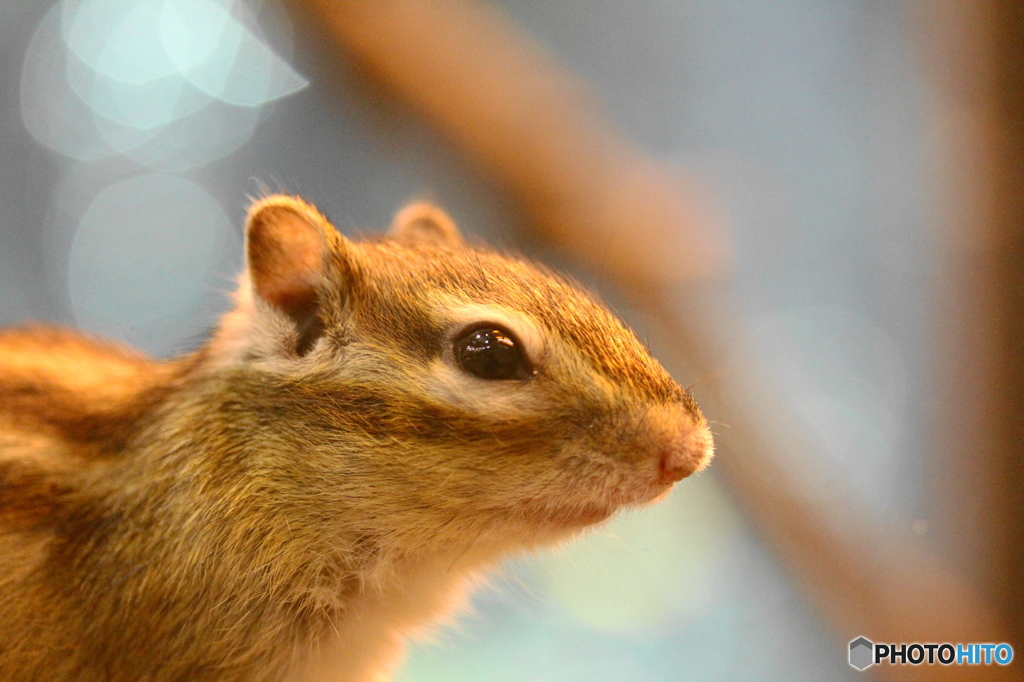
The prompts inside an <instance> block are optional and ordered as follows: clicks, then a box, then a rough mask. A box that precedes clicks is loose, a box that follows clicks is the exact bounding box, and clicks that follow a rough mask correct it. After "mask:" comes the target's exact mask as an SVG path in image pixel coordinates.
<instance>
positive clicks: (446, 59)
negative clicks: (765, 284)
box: [291, 0, 1016, 680]
mask: <svg viewBox="0 0 1024 682" xmlns="http://www.w3.org/2000/svg"><path fill="white" fill-rule="evenodd" d="M291 4H292V5H293V6H294V7H295V9H296V10H299V13H300V14H302V15H304V16H305V17H306V18H307V19H309V20H310V21H311V23H312V25H313V26H314V27H316V30H318V31H321V32H323V33H324V34H325V35H326V36H327V37H328V39H329V41H330V42H331V43H332V44H334V45H335V46H336V47H337V49H338V50H339V51H340V52H341V55H343V56H344V57H346V58H348V59H351V60H354V61H356V62H357V63H358V64H359V65H360V66H361V67H362V68H363V69H364V70H365V73H366V74H368V76H369V77H370V78H372V79H373V80H374V81H375V83H377V84H383V85H384V86H386V87H387V88H389V89H391V90H392V91H393V92H394V93H395V94H396V95H397V96H398V97H399V98H400V100H401V101H403V102H404V103H405V104H407V105H408V106H409V107H411V108H412V109H413V110H415V111H416V112H418V114H419V115H421V116H422V117H423V118H425V119H426V120H428V121H429V122H430V123H431V124H433V125H434V126H435V127H436V128H437V129H438V130H439V131H441V132H442V134H444V135H445V136H446V137H447V138H448V139H449V140H450V141H451V142H452V143H453V144H454V145H455V146H456V147H457V148H459V149H460V150H461V151H462V153H463V154H464V155H465V156H466V157H467V158H468V159H469V160H470V161H471V162H472V163H473V164H475V165H476V166H477V167H478V168H480V169H481V170H482V171H483V172H484V173H486V174H488V175H489V176H490V177H491V178H492V179H493V180H494V181H495V182H497V183H498V184H499V185H500V186H502V187H503V188H504V189H505V190H506V191H507V192H508V193H509V194H510V195H511V196H512V197H513V198H514V199H515V200H516V201H517V202H518V204H519V205H520V206H521V207H522V209H523V210H524V213H525V214H526V216H527V217H528V221H529V224H528V227H529V228H530V229H532V230H534V231H535V232H536V233H537V234H540V235H543V236H544V237H546V238H547V239H548V240H549V241H550V242H552V243H553V244H555V245H557V246H558V247H560V248H561V249H562V250H564V251H565V252H566V253H567V254H568V255H569V256H570V257H572V258H574V259H576V260H577V261H578V262H580V263H582V264H583V265H585V266H586V267H589V268H591V269H594V270H599V271H601V272H602V274H604V275H607V276H609V277H611V278H613V279H614V281H615V282H616V283H617V284H618V285H619V286H620V288H621V289H622V290H623V291H624V292H625V293H626V294H627V295H628V296H629V297H630V299H631V301H632V302H633V303H634V304H635V305H636V306H637V307H638V308H639V309H642V310H644V311H646V312H647V313H650V314H653V315H654V316H655V317H656V319H657V322H658V325H659V326H660V327H661V332H662V339H663V341H664V343H663V344H662V345H663V347H665V348H667V349H671V350H672V353H673V357H668V358H666V359H667V360H668V363H667V364H669V365H670V366H674V367H675V368H679V367H681V366H686V367H689V368H690V370H691V371H695V372H697V373H698V374H699V375H703V374H706V373H708V372H709V371H711V370H720V369H722V368H724V367H725V366H726V358H725V356H724V349H725V348H727V347H728V346H729V344H728V343H727V341H728V340H729V339H730V337H731V328H732V321H733V320H737V319H739V313H738V312H737V311H735V310H734V309H733V308H732V304H731V302H730V301H729V300H728V298H727V297H726V296H725V295H724V293H723V291H724V288H725V287H724V286H722V280H723V279H724V278H726V277H727V275H728V268H729V248H728V243H727V239H726V238H725V234H724V231H723V230H722V229H721V228H720V227H719V225H718V224H717V223H716V222H715V221H714V220H709V219H708V216H707V214H706V213H705V211H706V210H707V206H708V204H707V203H706V202H705V201H704V199H705V192H704V191H702V190H701V189H700V188H699V185H697V184H695V183H694V182H689V181H686V180H684V178H683V176H682V175H681V174H680V173H679V172H678V171H673V170H671V169H668V168H666V167H664V166H663V165H661V164H659V163H657V162H656V161H654V160H652V159H650V158H648V157H646V156H644V155H643V154H642V153H641V152H639V151H638V150H636V149H635V148H634V147H633V146H632V145H631V144H630V143H629V142H628V141H627V140H625V139H624V138H623V137H622V136H620V135H619V134H617V133H616V132H615V131H614V130H612V128H611V127H610V126H609V125H608V124H607V123H606V122H605V120H604V119H603V118H602V117H601V115H600V114H599V113H598V109H597V107H596V106H595V105H594V104H593V103H592V102H591V101H590V100H589V97H588V96H587V95H586V93H585V90H584V89H583V88H582V87H581V86H580V85H579V83H577V81H576V80H575V79H574V78H572V77H571V76H570V75H569V74H567V73H565V72H564V71H562V70H561V69H560V68H559V67H558V66H557V65H556V64H554V63H552V60H551V59H550V58H549V57H548V56H546V55H545V53H544V52H543V51H541V50H540V49H539V48H538V47H537V46H536V45H534V44H532V43H531V42H530V41H529V39H528V38H526V37H525V36H523V35H522V34H521V33H520V32H519V31H517V30H516V28H515V27H514V26H513V25H511V24H510V23H509V22H508V21H507V20H506V19H505V18H504V17H502V16H501V15H500V14H499V13H497V12H496V11H495V10H494V9H492V8H491V7H489V6H487V5H484V4H481V3H479V2H473V1H472V0H389V1H388V2H381V1H380V0H349V1H347V2H337V1H336V0H291ZM341 55H339V56H341ZM744 379H745V380H746V381H744V382H734V383H728V382H726V381H712V382H706V383H705V384H702V385H701V389H700V390H701V393H702V397H701V402H702V404H703V405H704V406H705V411H706V412H707V413H709V414H710V415H712V416H713V417H715V418H716V419H718V420H719V421H726V422H727V423H729V424H730V426H731V428H730V429H729V430H728V431H726V433H724V434H720V435H719V436H718V452H719V455H718V457H717V459H716V464H715V467H716V469H718V470H719V471H721V472H722V473H723V474H725V476H726V477H727V479H728V481H729V483H730V484H731V486H732V488H733V490H734V492H735V494H736V496H737V498H738V499H739V501H740V503H741V505H742V506H743V507H744V508H745V509H746V511H747V514H748V516H749V518H750V519H751V522H752V523H754V524H755V525H756V526H757V527H759V528H760V530H761V532H762V533H763V535H764V536H765V537H766V538H767V539H768V540H769V541H770V542H771V544H772V545H773V546H774V547H775V549H776V551H777V552H778V554H779V556H780V557H781V559H782V561H783V562H784V563H785V564H786V565H787V566H788V567H789V568H790V569H791V570H792V571H793V573H794V574H795V576H796V578H797V580H798V581H799V583H800V584H802V585H803V586H804V588H805V589H806V591H807V592H808V594H809V595H810V596H811V597H812V599H813V600H814V601H815V602H816V603H817V604H818V605H819V607H820V608H821V609H822V610H823V612H824V613H825V614H826V615H827V616H828V617H829V618H830V619H831V622H832V624H833V626H834V628H835V631H836V634H837V640H839V641H840V642H842V644H841V645H840V646H842V647H843V649H841V651H843V654H842V655H845V642H846V641H848V640H850V639H852V638H853V637H855V636H857V635H861V634H863V635H866V636H868V637H869V638H871V639H873V640H875V641H880V642H914V641H918V642H943V641H952V642H974V641H981V642H986V641H1006V638H1005V634H1004V632H1003V631H1002V628H1001V626H1000V624H999V623H998V619H997V617H996V615H995V614H994V612H993V611H992V609H991V608H989V607H988V606H987V605H986V603H985V602H984V601H982V600H981V599H980V598H979V596H978V595H977V594H976V593H975V592H974V591H973V590H972V588H971V587H970V586H969V585H968V584H967V583H966V582H965V581H964V580H963V579H962V577H961V576H960V575H959V574H958V573H957V572H956V571H954V570H952V569H951V568H950V567H949V566H947V565H945V564H943V563H942V562H941V561H940V560H939V559H938V558H937V557H935V556H933V555H932V554H930V553H929V552H928V551H927V550H926V549H924V548H923V547H920V546H918V545H917V544H915V540H913V539H912V538H911V537H907V536H904V535H903V534H900V533H897V532H895V531H892V530H890V529H888V528H887V527H881V526H879V525H878V524H875V523H872V522H871V521H870V520H869V516H868V514H866V513H865V510H861V509H859V508H857V507H855V506H854V505H845V506H843V505H842V504H839V503H834V502H832V501H830V502H829V503H827V504H823V503H821V502H819V501H817V500H816V499H815V498H814V497H812V496H808V495H805V494H804V490H805V489H806V488H807V485H808V484H807V482H808V481H809V480H810V481H813V480H814V479H813V478H812V477H811V475H810V474H809V473H808V472H807V471H804V470H803V469H804V468H806V467H801V464H800V463H801V462H804V463H806V462H810V461H812V460H813V458H814V453H813V451H812V450H811V448H810V447H809V446H808V445H807V444H806V443H807V442H808V439H807V438H806V437H804V436H802V435H801V433H800V431H799V427H797V426H795V425H794V423H793V422H792V421H791V420H790V419H789V417H787V416H786V414H785V413H784V411H783V410H782V409H781V408H780V407H778V406H777V405H775V404H774V403H775V402H777V401H772V400H763V399H761V397H760V395H761V394H762V393H763V392H760V391H757V390H756V388H755V384H754V382H753V381H750V380H748V377H744ZM822 485H824V484H822ZM873 670H875V671H876V672H877V674H878V675H879V676H883V677H885V678H886V679H936V678H941V677H942V676H944V675H951V676H952V675H955V676H956V678H957V679H986V680H997V679H1015V677H1016V676H1015V675H1014V674H1013V672H1012V671H1010V670H1009V669H1007V668H995V667H986V668H985V669H984V670H979V669H970V668H963V667H958V668H957V669H956V670H949V669H943V668H940V667H937V666H921V667H913V668H911V667H902V668H899V667H888V666H883V667H880V668H873Z"/></svg>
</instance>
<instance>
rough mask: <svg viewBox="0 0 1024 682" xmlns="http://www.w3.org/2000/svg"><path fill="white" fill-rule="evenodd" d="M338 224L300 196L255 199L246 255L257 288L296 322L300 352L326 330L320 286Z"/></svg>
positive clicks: (306, 350) (260, 295) (311, 344)
mask: <svg viewBox="0 0 1024 682" xmlns="http://www.w3.org/2000/svg"><path fill="white" fill-rule="evenodd" d="M332 233H335V230H334V228H333V227H332V226H331V225H330V223H328V222H327V220H326V219H325V218H324V217H323V216H321V215H320V214H319V213H318V212H317V210H316V209H315V208H313V207H312V206H310V205H309V204H307V203H305V202H304V201H302V200H301V199H297V198H293V197H288V196H281V195H277V196H272V197H268V198H266V199H263V200H261V201H258V202H256V203H255V204H253V206H252V208H251V209H250V210H249V218H248V221H247V223H246V257H247V259H248V270H249V279H250V281H251V282H252V287H253V292H254V293H255V294H256V296H258V297H259V298H260V299H262V300H263V301H265V302H266V303H267V304H269V305H270V306H271V307H272V308H274V309H276V310H278V311H280V312H282V313H284V314H285V315H287V316H288V318H289V319H290V320H291V321H292V322H293V323H294V324H295V330H296V335H297V342H296V352H298V354H299V355H305V354H306V353H308V352H309V351H310V350H311V349H312V348H313V345H314V344H315V343H316V340H317V339H318V338H320V336H322V335H323V332H324V329H325V325H324V322H323V317H322V315H321V311H320V290H321V288H322V285H323V283H324V281H325V279H326V277H325V268H326V260H327V258H326V256H327V254H328V251H329V248H330V247H329V244H330V235H331V234H332Z"/></svg>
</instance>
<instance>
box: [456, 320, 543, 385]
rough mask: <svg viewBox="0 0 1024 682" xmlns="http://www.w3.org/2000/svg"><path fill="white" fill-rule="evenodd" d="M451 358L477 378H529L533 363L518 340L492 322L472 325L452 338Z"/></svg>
mask: <svg viewBox="0 0 1024 682" xmlns="http://www.w3.org/2000/svg"><path fill="white" fill-rule="evenodd" d="M455 362H456V363H457V364H458V365H459V367H461V368H462V369H463V371H465V372H468V373H469V374H472V375H473V376H475V377H480V378H481V379H529V378H530V377H531V376H533V367H532V366H531V365H530V361H529V360H527V358H526V354H525V353H524V352H523V349H522V346H521V344H520V343H519V342H518V341H517V340H516V339H515V337H513V336H512V334H510V333H509V332H507V331H505V330H504V329H501V328H500V327H497V326H494V325H486V326H482V327H473V328H471V329H469V330H467V331H465V332H463V333H462V334H461V335H460V336H459V337H458V339H456V341H455Z"/></svg>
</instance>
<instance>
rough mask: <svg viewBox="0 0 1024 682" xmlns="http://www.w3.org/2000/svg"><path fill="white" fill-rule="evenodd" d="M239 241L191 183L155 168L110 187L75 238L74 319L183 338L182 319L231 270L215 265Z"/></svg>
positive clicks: (96, 327)
mask: <svg viewBox="0 0 1024 682" xmlns="http://www.w3.org/2000/svg"><path fill="white" fill-rule="evenodd" d="M238 241H239V240H238V237H237V235H236V233H235V231H234V230H233V229H232V227H231V223H230V221H229V220H228V218H227V216H226V215H225V214H224V211H223V210H222V209H221V207H220V206H219V205H218V204H217V202H216V201H214V200H213V199H212V198H211V197H210V196H209V195H208V194H207V193H206V192H205V191H203V190H202V189H201V188H200V187H199V186H197V185H196V184H194V183H192V182H189V181H187V180H183V179H181V178H178V177H174V176H169V175H160V174H150V175H143V176H139V177H135V178H131V179H129V180H125V181H122V182H119V183H117V184H114V185H112V186H110V187H107V188H106V189H104V190H103V191H102V192H100V193H99V194H98V195H97V196H96V198H95V199H94V200H93V201H92V203H91V204H90V205H89V207H88V208H87V209H86V211H85V213H84V215H82V218H81V220H80V221H79V225H78V229H77V231H76V232H75V234H74V237H73V239H72V243H71V249H70V258H69V263H68V288H69V294H70V300H71V307H72V311H73V312H74V315H75V318H76V320H77V322H78V324H79V325H80V326H81V327H83V328H85V329H88V330H90V331H93V332H96V333H99V334H103V335H105V336H112V337H115V338H121V339H125V340H128V341H131V342H133V343H137V342H138V339H136V338H133V331H134V330H136V329H139V328H140V327H145V326H147V325H148V326H149V327H152V326H153V325H156V326H157V327H161V326H163V327H164V329H163V331H164V333H165V334H166V336H167V337H169V338H170V339H172V340H174V339H177V340H180V338H181V333H182V330H180V329H179V328H177V325H178V322H179V321H180V320H181V319H188V318H189V317H190V315H189V313H190V311H191V310H192V309H194V308H195V307H196V306H197V305H198V303H199V302H200V301H201V300H202V298H203V297H204V295H206V294H207V293H209V291H210V290H211V289H212V288H213V284H214V280H215V278H223V277H224V276H225V275H226V274H227V273H223V272H218V269H219V268H218V266H219V265H220V264H222V263H224V262H225V254H226V253H227V252H229V251H234V250H236V249H237V248H238ZM150 331H152V329H150ZM189 332H192V333H194V332H195V330H189ZM143 345H147V344H143ZM148 345H150V348H148V350H156V351H162V350H165V349H164V348H162V347H160V344H157V347H156V348H154V347H153V346H152V344H148ZM171 346H173V344H171Z"/></svg>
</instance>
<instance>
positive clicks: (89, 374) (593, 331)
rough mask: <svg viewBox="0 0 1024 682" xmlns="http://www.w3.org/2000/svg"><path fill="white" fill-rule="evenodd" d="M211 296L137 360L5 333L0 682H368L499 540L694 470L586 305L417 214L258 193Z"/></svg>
mask: <svg viewBox="0 0 1024 682" xmlns="http://www.w3.org/2000/svg"><path fill="white" fill-rule="evenodd" d="M246 236H247V239H246V250H247V253H246V255H247V267H246V272H245V273H244V274H243V275H242V277H241V282H240V286H239V289H238V293H237V294H236V305H235V307H234V308H233V309H232V310H231V311H230V312H228V313H227V314H226V315H225V316H224V318H223V319H222V322H221V324H220V326H219V327H218V329H217V330H216V331H215V333H214V334H213V336H212V338H211V340H210V341H209V343H208V344H206V345H205V346H204V347H202V348H201V349H200V350H198V351H196V352H195V353H193V354H191V355H189V356H186V357H183V358H179V359H175V360H171V361H167V362H154V361H151V360H148V359H146V358H144V357H142V356H140V355H138V354H136V353H135V352H133V351H131V350H130V349H127V348H123V347H119V346H117V345H115V344H112V343H109V342H105V341H100V340H93V339H88V338H86V337H84V336H82V335H79V334H78V333H76V332H72V331H67V330H59V329H53V328H46V327H29V328H25V329H20V330H10V331H6V332H0V679H5V680H6V679H9V680H24V679H52V680H61V679H68V680H71V679H74V680H91V679H95V680H101V679H102V680H137V679H146V680H185V679H188V680H197V679H212V680H312V679H317V680H321V679H322V680H339V681H341V680H346V681H357V680H383V679H387V677H388V675H389V671H390V670H391V669H392V668H393V666H394V665H395V664H396V662H397V661H398V660H400V658H401V654H402V647H403V642H404V641H405V640H407V639H408V638H410V637H415V636H417V634H419V633H421V632H423V631H424V630H426V629H428V628H429V627H430V626H432V625H434V624H436V623H437V622H439V621H440V620H442V619H444V618H445V617H447V616H448V615H449V614H451V613H452V612H454V611H456V610H458V608H459V607H460V605H462V604H463V603H464V602H465V598H466V595H467V593H468V590H469V589H470V588H471V587H472V585H473V584H474V582H476V581H477V580H479V578H480V576H481V575H483V574H484V573H485V572H486V571H487V569H489V568H491V567H493V566H494V565H495V564H496V563H497V562H498V561H499V560H500V559H501V558H503V557H504V556H506V555H508V554H509V553H513V552H517V551H523V550H530V549H534V548H538V547H543V546H546V545H550V544H554V543H557V542H559V541H562V540H564V539H566V538H569V537H572V536H573V535H576V534H577V533H579V532H580V531H581V530H583V529H585V528H587V527H589V526H592V525H594V524H597V523H599V522H601V521H603V520H605V519H607V518H608V517H609V516H611V515H612V514H613V513H614V512H615V511H616V510H617V509H620V508H622V507H624V506H631V505H642V504H646V503H648V502H650V501H652V500H655V499H657V498H659V497H660V496H662V495H663V494H664V493H666V492H667V491H668V490H669V489H670V488H671V486H672V485H673V484H674V483H675V482H676V481H678V480H680V479H682V478H684V477H685V476H688V475H690V474H692V473H694V472H695V471H698V470H699V469H701V468H702V467H704V466H705V465H706V464H707V462H708V460H709V458H710V456H711V450H712V444H711V436H710V431H709V430H708V426H707V422H706V420H705V419H704V417H703V416H702V415H701V413H700V411H699V410H698V408H697V406H696V404H695V403H694V401H693V399H692V397H691V396H690V395H689V394H688V393H687V392H686V391H684V390H682V389H681V388H680V387H679V386H678V385H677V384H676V383H675V382H674V381H673V380H672V379H671V378H670V377H669V376H668V374H667V373H666V372H665V371H664V369H662V367H661V366H660V365H659V364H658V363H657V362H656V361H655V360H654V359H653V358H651V357H650V355H649V354H648V352H647V351H646V349H645V348H644V346H643V345H642V344H641V343H639V342H638V340H637V339H636V337H635V336H634V335H633V333H632V332H630V331H629V330H628V329H627V328H626V327H625V326H623V325H622V323H621V322H619V321H618V320H617V319H616V318H615V317H614V316H613V315H612V314H611V313H609V312H608V311H607V309H606V308H605V307H604V306H602V305H601V304H600V303H599V302H597V301H596V300H595V299H594V298H592V297H591V296H590V295H588V294H587V293H585V292H583V291H582V290H581V289H579V288H578V287H576V286H574V285H573V284H571V283H570V282H568V281H566V280H565V279H563V278H561V277H559V276H557V275H555V274H553V273H551V272H548V271H546V270H545V269H544V268H542V267H538V266H536V265H532V264H529V263H526V262H523V261H520V260H516V259H512V258H508V257H505V256H503V255H500V254H497V253H494V252H492V251H488V250H485V249H477V248H471V247H469V246H467V245H466V244H464V243H463V241H462V239H461V237H460V236H459V233H458V231H457V230H456V228H455V227H454V225H453V224H452V223H451V221H450V220H449V219H448V218H447V216H445V215H444V214H443V213H441V212H440V211H439V210H437V209H436V208H433V207H430V206H427V205H423V204H417V205H413V206H410V207H409V208H407V209H405V210H404V211H403V212H401V213H400V214H399V215H398V216H397V217H396V219H395V222H394V224H393V226H392V228H391V231H390V233H389V234H388V235H387V236H386V237H384V238H382V239H379V240H376V241H360V242H356V241H350V240H348V239H346V238H344V237H343V236H341V235H340V234H339V233H338V232H337V231H336V230H335V229H334V228H333V227H331V225H330V224H329V223H328V222H327V221H326V220H325V219H324V218H323V217H322V216H321V215H320V214H319V213H318V212H317V211H316V210H315V209H314V208H312V207H311V206H309V205H308V204H306V203H304V202H302V201H301V200H299V199H296V198H292V197H285V196H275V197H270V198H268V199H264V200H262V201H260V202H257V203H256V204H255V205H254V206H253V208H252V209H251V211H250V214H249V219H248V223H247V228H246Z"/></svg>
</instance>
